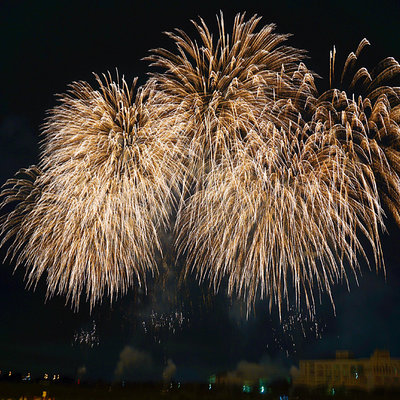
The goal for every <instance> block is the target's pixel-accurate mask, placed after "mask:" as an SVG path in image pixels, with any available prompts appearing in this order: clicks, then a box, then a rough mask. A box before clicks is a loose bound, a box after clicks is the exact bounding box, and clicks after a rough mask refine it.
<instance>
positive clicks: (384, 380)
mask: <svg viewBox="0 0 400 400" xmlns="http://www.w3.org/2000/svg"><path fill="white" fill-rule="evenodd" d="M299 364H300V365H299V366H300V370H299V374H298V375H297V376H296V377H294V381H293V384H294V385H295V386H303V387H308V388H316V387H326V388H327V389H328V390H329V391H331V392H332V393H334V392H335V390H337V389H338V388H346V389H361V390H367V391H371V390H374V389H380V388H384V389H395V390H400V359H398V358H391V357H390V353H389V352H388V351H386V350H375V352H374V353H373V354H372V356H371V357H370V358H359V359H354V358H352V356H351V354H350V353H349V352H348V351H337V352H336V359H330V360H329V359H328V360H300V363H299Z"/></svg>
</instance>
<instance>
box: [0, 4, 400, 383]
mask: <svg viewBox="0 0 400 400" xmlns="http://www.w3.org/2000/svg"><path fill="white" fill-rule="evenodd" d="M80 3H81V2H78V1H74V0H69V1H57V2H54V1H44V0H38V1H34V2H33V1H4V0H3V1H0V74H1V79H0V181H1V182H2V183H3V182H5V180H6V179H7V178H10V177H12V175H13V174H14V172H16V171H17V170H18V169H19V168H21V167H27V166H29V165H31V164H35V163H37V161H38V156H39V146H40V135H39V133H40V126H41V124H42V122H43V120H44V118H45V115H46V110H47V109H49V108H51V107H53V106H54V105H55V104H56V98H55V97H54V94H56V93H62V92H64V91H65V90H66V89H67V85H68V84H69V83H71V82H72V81H74V80H88V81H89V82H90V83H94V78H93V76H92V72H96V73H103V72H107V71H111V72H113V71H115V69H116V68H118V71H119V73H120V74H124V75H125V77H126V79H127V80H128V81H131V80H132V79H133V78H134V77H135V76H138V77H139V82H141V83H143V82H144V81H145V79H146V73H147V72H148V71H149V68H148V66H147V64H146V62H145V61H141V59H142V58H143V57H145V56H146V55H147V54H148V50H149V49H151V48H157V47H167V48H169V49H171V50H172V49H173V46H172V44H171V42H170V41H169V40H168V39H167V38H166V37H165V35H163V33H162V32H164V31H170V30H172V29H174V28H183V29H184V30H185V31H187V32H190V33H192V34H193V33H194V30H193V28H192V26H191V23H190V19H197V17H198V16H201V17H203V18H204V19H205V21H206V22H207V24H209V26H211V27H212V29H213V30H214V31H215V29H216V23H215V15H216V14H217V13H218V12H219V10H222V11H223V12H224V16H225V21H226V23H227V25H228V26H231V22H232V20H233V17H234V15H235V14H236V13H237V12H241V11H246V12H247V15H248V16H251V15H253V14H254V13H257V14H258V15H260V16H263V20H262V21H263V22H264V23H270V22H275V23H276V24H277V31H278V32H281V33H288V32H289V33H292V34H293V35H294V36H293V37H292V38H290V40H289V43H290V44H291V45H293V46H296V47H300V48H304V49H306V50H308V55H309V57H310V59H309V60H307V65H308V66H309V67H310V68H312V69H313V70H314V71H315V72H317V73H318V74H319V75H320V76H321V77H325V79H322V80H321V81H319V82H318V85H319V87H320V88H327V85H328V83H327V77H328V72H329V51H330V50H331V48H332V46H333V45H335V46H336V49H337V54H338V65H342V64H341V63H342V62H343V60H344V58H345V57H346V56H347V54H348V53H349V52H350V51H353V50H355V48H356V47H357V45H358V43H359V41H360V40H361V39H362V38H363V37H366V38H368V40H369V41H370V42H371V44H372V46H370V47H369V48H368V49H367V50H366V52H365V53H366V55H365V63H366V66H367V67H370V68H372V67H373V66H374V65H375V64H376V63H377V62H378V61H380V60H381V59H382V58H384V57H387V56H393V57H394V58H396V59H397V60H399V59H400V43H399V40H398V20H399V17H400V5H399V3H398V2H397V1H392V2H389V1H382V0H381V1H379V3H377V2H375V1H335V2H332V4H331V5H326V4H324V5H322V2H317V1H315V2H314V1H306V2H299V1H296V0H295V1H287V0H282V1H277V2H269V1H252V0H250V1H246V2H243V1H242V2H239V1H232V0H231V1H210V0H205V1H202V2H197V3H190V4H189V2H186V1H163V2H162V1H158V0H156V1H151V2H144V1H143V2H140V3H139V2H135V1H132V2H128V1H127V2H111V1H82V3H83V4H80ZM114 3H115V4H114ZM300 4H301V5H300ZM378 4H379V6H378ZM386 225H387V228H388V233H385V234H382V242H383V249H384V255H385V262H386V276H385V274H384V272H383V271H379V272H378V273H376V271H375V270H374V266H373V265H372V270H371V271H369V270H368V267H367V266H366V265H365V263H363V265H362V271H363V276H362V277H361V278H360V280H359V286H357V284H356V282H355V281H354V279H350V288H351V290H350V292H348V290H347V287H346V285H345V284H344V283H343V284H339V285H337V286H336V287H335V288H334V293H333V295H334V299H335V305H336V316H334V311H333V308H332V305H331V304H330V301H329V298H328V296H326V295H323V296H322V297H321V304H319V305H318V307H317V311H316V316H315V320H314V321H311V320H310V318H309V317H308V316H307V312H306V311H305V310H302V311H301V315H300V314H299V312H297V311H296V310H294V309H291V310H289V311H285V312H284V314H283V316H282V322H280V321H279V317H278V315H277V312H276V310H273V311H272V313H271V314H270V312H269V310H268V304H267V302H266V301H260V302H259V303H258V304H257V305H256V307H255V310H254V312H253V313H251V314H250V315H249V317H248V319H246V310H245V307H244V305H243V304H241V302H240V301H237V300H235V299H229V298H227V296H226V295H225V292H226V290H225V289H224V288H222V290H221V292H220V293H219V294H218V295H216V296H213V295H212V294H210V293H209V290H208V287H207V285H206V284H203V285H202V286H200V287H199V285H198V284H197V283H196V281H195V279H194V277H189V278H188V280H187V281H186V282H184V283H182V282H180V279H179V276H180V275H179V273H180V269H181V266H182V260H176V259H175V257H174V255H173V252H172V250H171V249H172V247H171V241H172V238H171V234H170V233H168V232H167V233H165V235H164V242H165V244H166V248H167V250H166V252H165V254H164V258H163V259H162V260H161V259H160V263H159V265H160V267H159V268H160V276H158V277H156V278H154V279H150V281H149V287H148V293H147V294H146V293H144V292H143V291H138V290H134V289H132V290H131V291H130V292H129V293H128V294H127V295H126V296H125V297H123V298H121V299H119V300H117V301H115V302H114V303H113V304H112V305H110V303H109V301H108V300H107V299H104V302H103V304H102V305H100V306H97V307H95V309H94V310H93V311H92V312H91V313H90V310H89V307H88V305H87V304H85V303H82V304H81V307H80V309H79V312H75V311H73V310H71V307H70V305H69V304H65V299H64V298H60V297H55V298H53V299H49V300H48V301H47V302H45V295H46V282H45V279H42V280H41V281H40V282H39V284H38V286H37V288H36V290H35V291H33V289H31V290H26V289H25V283H24V269H23V268H22V267H21V268H19V269H18V270H17V271H15V272H14V273H13V271H14V266H13V265H12V263H11V264H9V263H7V262H6V263H5V264H3V265H2V266H1V268H0V304H1V308H0V370H17V371H20V372H21V373H25V372H28V371H30V372H31V373H32V374H34V375H35V374H36V375H41V374H43V373H45V372H49V373H59V374H63V375H68V376H71V377H76V376H77V374H78V370H79V375H80V376H81V377H86V378H89V379H99V378H101V379H107V380H113V379H121V378H127V379H139V380H143V379H161V376H162V371H163V370H164V368H165V367H166V366H167V363H168V360H171V361H170V364H169V365H170V366H171V365H175V366H176V375H175V377H176V379H179V380H186V381H188V380H205V379H207V377H208V376H209V375H210V374H212V373H215V372H221V371H233V370H235V369H236V368H237V366H238V363H240V362H241V361H242V364H241V365H242V366H243V361H247V362H248V363H255V364H259V365H260V366H262V368H266V369H268V370H269V371H271V372H273V373H276V375H284V374H285V373H287V371H289V369H290V367H291V366H293V365H298V360H299V359H302V358H314V357H332V356H334V352H335V350H336V349H348V350H351V351H353V352H354V354H355V356H358V357H369V356H370V354H371V353H372V352H373V350H374V349H375V348H384V349H388V350H390V351H391V353H392V355H393V356H397V357H400V341H399V339H398V338H399V336H400V307H399V304H400V291H399V284H400V269H399V261H400V256H399V255H398V248H399V245H398V243H399V240H400V230H399V228H398V227H396V226H395V225H394V223H393V221H392V220H390V219H387V220H386ZM168 244H169V245H168ZM168 249H169V250H168ZM0 255H1V256H2V258H3V257H4V255H5V250H4V249H2V250H1V254H0ZM304 335H305V336H304Z"/></svg>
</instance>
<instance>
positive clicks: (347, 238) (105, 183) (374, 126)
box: [1, 13, 400, 312]
mask: <svg viewBox="0 0 400 400" xmlns="http://www.w3.org/2000/svg"><path fill="white" fill-rule="evenodd" d="M259 23H260V18H259V17H257V16H253V17H251V18H250V19H249V20H247V21H246V20H245V16H244V14H238V15H237V16H236V18H235V20H234V23H233V28H232V32H231V34H227V33H226V29H225V23H224V20H223V16H222V13H221V15H220V16H219V17H217V24H218V35H217V36H216V39H214V36H213V35H212V34H211V32H210V30H209V29H208V27H207V25H206V24H205V23H204V21H203V20H200V22H199V23H196V22H194V26H195V29H196V30H197V33H198V34H199V36H200V39H199V40H198V41H193V40H192V39H191V38H190V37H189V36H188V35H187V34H186V33H185V32H183V31H180V30H177V31H175V33H169V34H168V35H169V37H170V38H171V39H172V40H173V41H174V42H175V45H176V48H177V51H176V52H175V53H173V52H170V51H168V50H165V49H156V50H153V51H152V53H151V55H150V56H149V57H147V59H148V60H150V62H151V65H152V66H155V67H157V68H160V69H161V70H162V71H161V72H160V73H152V74H151V76H150V79H149V81H148V83H147V84H146V85H145V86H144V87H143V88H140V89H138V90H137V92H135V90H134V88H129V87H128V85H127V84H126V82H125V81H124V80H123V79H122V81H121V82H120V81H119V80H117V81H118V82H117V83H116V82H112V80H111V78H110V77H105V82H103V81H102V80H101V79H99V78H98V77H97V80H98V83H99V89H98V90H95V89H93V88H92V87H91V86H90V85H89V84H87V83H85V82H78V83H74V84H72V85H71V89H70V92H69V93H68V94H65V95H63V96H61V104H60V105H59V106H57V107H55V108H54V110H53V111H51V113H50V115H49V117H48V119H47V122H46V124H45V129H44V134H45V140H44V148H43V153H42V157H41V160H40V163H39V166H38V167H37V168H36V167H32V168H30V169H28V170H23V171H21V174H23V175H24V176H17V177H16V178H15V179H12V180H10V181H9V182H8V185H7V187H6V189H5V190H4V191H3V194H2V195H3V205H4V206H5V205H6V204H8V203H11V202H17V206H16V208H15V209H14V210H13V211H11V212H9V213H8V214H7V215H6V216H5V217H3V220H2V222H1V223H2V235H3V241H2V244H3V245H4V244H5V243H6V242H8V241H9V240H11V239H12V238H14V239H13V241H12V242H11V245H10V248H9V255H10V256H11V257H16V263H17V265H19V264H26V265H29V266H30V267H29V269H28V282H29V283H35V282H37V280H38V279H39V278H40V277H41V276H42V275H43V274H44V273H46V274H47V283H48V293H49V295H52V294H54V293H60V294H66V295H67V297H68V298H70V299H71V301H72V303H73V304H78V303H79V298H80V295H81V293H82V292H83V291H85V292H86V297H87V299H89V300H90V303H91V305H93V304H94V303H95V302H96V301H98V300H100V299H101V298H102V296H103V294H104V293H108V294H109V295H110V296H111V298H113V297H114V296H116V295H118V294H119V293H125V292H126V291H127V289H128V288H129V287H131V286H132V285H133V284H134V282H135V283H137V284H139V285H144V284H145V278H146V274H147V273H148V272H153V273H154V272H155V271H157V265H156V264H157V262H156V258H155V254H156V253H157V252H159V251H161V242H160V239H159V235H158V233H159V230H160V229H162V228H165V227H166V225H167V223H168V222H169V221H168V216H169V214H170V211H171V209H172V208H173V205H174V199H175V198H177V197H176V196H175V194H177V195H179V196H180V199H181V201H180V203H179V209H178V213H177V218H176V224H175V231H176V232H177V241H176V243H177V248H178V251H179V253H180V254H186V255H187V257H186V271H190V270H194V271H195V272H196V274H197V277H198V279H199V280H200V281H203V280H205V279H207V280H209V281H210V285H211V286H212V287H213V288H214V290H218V288H219V286H220V285H221V282H222V281H223V280H224V279H225V278H226V280H227V282H228V293H229V294H230V295H232V294H233V293H237V294H238V295H239V296H242V297H243V298H244V299H245V300H246V301H247V304H248V305H249V306H251V305H252V304H254V302H255V300H256V299H257V298H259V297H267V298H269V305H270V307H272V304H273V303H276V304H277V305H278V308H279V311H280V312H281V307H282V304H283V303H284V302H285V301H287V302H288V303H289V298H291V296H290V294H289V291H290V290H291V288H292V289H293V290H294V294H295V302H296V305H297V306H298V307H300V306H301V304H302V303H304V304H305V305H306V307H308V309H309V310H313V309H314V308H315V300H314V288H316V289H317V290H318V291H319V292H327V293H328V295H329V296H330V298H331V300H332V302H333V298H332V293H331V286H332V285H333V284H334V283H336V282H338V281H341V280H345V281H346V282H348V274H349V272H350V273H353V274H354V275H355V277H356V278H357V273H358V271H359V268H360V266H359V263H360V258H364V259H365V260H366V261H367V262H368V257H367V254H366V252H367V250H366V246H367V244H369V246H370V247H371V249H372V253H373V257H374V262H375V264H376V266H377V268H379V267H382V266H383V257H382V250H381V244H380V237H379V233H380V230H381V229H384V224H383V215H384V212H383V209H382V206H381V202H382V203H383V204H384V205H385V206H386V207H388V209H389V210H390V211H391V212H392V214H393V215H394V217H395V218H396V219H397V221H398V223H399V224H400V214H399V212H398V209H399V206H400V200H399V199H400V178H399V172H400V141H399V134H400V131H399V123H400V102H399V96H400V89H399V88H394V87H391V86H388V85H387V82H388V81H389V80H390V78H392V77H393V76H395V75H396V74H398V73H399V72H400V66H399V64H398V63H397V62H396V61H395V60H393V59H391V58H388V59H385V60H384V61H382V62H381V63H380V64H378V66H377V68H375V70H373V71H372V72H371V73H370V72H368V71H367V69H366V68H360V69H358V70H357V71H356V73H355V74H353V75H351V71H352V70H353V69H354V67H355V65H356V62H357V59H358V56H359V54H360V52H361V51H362V49H363V47H365V45H366V44H367V41H365V40H363V41H362V42H361V44H360V46H359V47H358V49H357V51H356V52H355V53H351V54H350V56H349V58H348V59H347V61H346V63H345V66H344V69H343V73H342V75H341V78H340V83H338V84H337V82H336V77H335V62H334V58H335V57H334V52H333V53H332V57H331V73H330V84H331V89H329V90H328V91H326V92H325V93H323V94H319V92H318V90H317V88H316V85H315V82H314V77H315V74H314V73H313V72H311V71H309V70H308V69H307V67H306V66H305V65H304V63H303V60H304V55H305V52H304V51H303V50H299V49H295V48H292V47H290V46H287V45H286V44H285V41H286V39H287V37H288V35H281V34H277V33H275V32H274V29H275V26H274V25H273V24H271V25H266V26H263V27H261V28H259ZM349 77H350V78H349ZM133 86H134V85H133ZM343 88H345V89H346V91H343ZM135 93H136V94H135ZM357 96H358V97H357ZM288 307H289V304H288Z"/></svg>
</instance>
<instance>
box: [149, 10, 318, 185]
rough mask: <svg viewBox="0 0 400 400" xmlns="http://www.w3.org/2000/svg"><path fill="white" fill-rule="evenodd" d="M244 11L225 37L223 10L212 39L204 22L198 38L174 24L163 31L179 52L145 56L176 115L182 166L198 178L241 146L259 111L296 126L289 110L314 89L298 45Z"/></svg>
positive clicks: (279, 123)
mask: <svg viewBox="0 0 400 400" xmlns="http://www.w3.org/2000/svg"><path fill="white" fill-rule="evenodd" d="M244 17H245V16H244V14H238V15H237V16H236V18H235V20H234V24H233V30H232V34H231V35H229V34H227V33H226V32H225V24H224V20H223V15H222V13H221V15H220V17H219V18H218V17H217V23H218V28H219V35H218V37H217V40H214V38H213V35H212V34H211V32H210V31H209V29H208V27H207V25H206V24H205V23H204V21H203V20H200V23H196V22H193V24H194V26H195V28H196V30H197V31H198V33H199V36H200V44H198V43H197V41H193V40H192V39H190V37H189V36H188V35H187V34H186V33H185V32H183V31H181V30H177V31H176V33H168V36H169V37H170V38H171V39H172V40H174V42H175V45H176V47H177V53H172V52H170V51H168V50H165V49H156V50H153V52H152V54H151V55H150V56H149V57H148V58H147V59H148V60H150V61H151V62H152V66H156V67H159V68H161V69H162V70H163V73H153V74H152V79H153V80H154V82H155V84H156V86H157V88H158V90H159V91H160V92H162V95H163V96H165V98H166V101H165V102H166V103H168V104H170V105H171V107H172V108H173V109H174V110H175V111H176V115H177V121H181V126H182V129H180V130H179V133H180V137H181V139H182V140H185V152H186V155H187V160H188V170H189V171H192V173H193V175H194V177H195V180H196V181H197V182H199V181H200V182H201V181H202V179H203V174H204V173H205V174H207V173H209V172H212V171H213V168H214V165H218V164H219V162H222V161H221V160H224V159H226V158H228V159H230V158H231V157H232V156H233V155H234V154H235V153H236V152H240V151H242V150H243V146H245V144H246V143H247V142H248V141H249V140H250V137H251V135H250V132H251V131H252V130H253V129H254V126H255V125H257V124H258V121H259V119H260V116H261V115H263V118H264V119H267V120H268V121H272V122H273V123H274V124H275V125H276V126H278V127H284V128H285V129H287V128H288V126H289V125H290V124H295V122H294V121H295V117H293V118H289V116H295V115H296V107H298V106H299V105H302V106H303V105H304V103H305V102H306V99H307V94H308V93H310V92H312V91H313V86H312V74H311V73H310V72H309V71H308V70H307V69H306V68H305V66H304V65H303V64H302V63H301V62H300V61H301V60H302V59H303V58H304V51H302V50H298V49H295V48H292V47H289V46H285V45H283V42H284V41H285V40H286V39H287V37H288V35H280V34H277V33H274V32H273V30H274V28H275V25H273V24H271V25H266V26H264V27H262V28H261V29H260V30H258V31H257V27H258V24H259V21H260V18H258V17H257V16H253V17H251V18H250V19H249V20H248V21H245V20H244ZM284 108H285V111H284V112H283V110H284Z"/></svg>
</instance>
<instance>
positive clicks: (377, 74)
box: [310, 39, 400, 225]
mask: <svg viewBox="0 0 400 400" xmlns="http://www.w3.org/2000/svg"><path fill="white" fill-rule="evenodd" d="M367 45H369V42H368V41H367V40H366V39H363V40H362V41H361V42H360V44H359V46H358V48H357V50H356V51H355V52H352V53H350V55H349V56H348V57H347V60H346V62H345V65H344V67H343V71H342V73H341V76H340V79H336V77H335V53H336V51H335V49H334V50H333V51H332V52H331V61H330V83H331V89H329V90H327V91H326V92H324V93H322V94H321V95H319V96H317V97H316V98H315V99H312V100H311V101H310V104H311V103H312V104H313V107H312V111H313V112H312V115H311V117H310V125H311V129H315V127H316V126H323V129H324V130H325V131H327V132H332V133H334V135H335V136H336V137H337V139H338V140H339V141H340V142H341V143H342V145H343V148H344V149H345V151H346V152H347V153H348V154H349V156H350V157H352V158H356V159H357V160H358V161H359V162H361V163H364V164H365V165H368V166H369V167H370V168H371V169H372V171H373V173H374V177H375V180H376V183H377V185H378V189H379V195H380V197H381V199H382V200H383V203H384V204H385V205H386V207H387V208H388V209H389V211H390V213H391V214H392V215H393V217H394V218H395V220H396V221H397V223H398V224H399V225H400V214H399V209H400V178H399V173H400V127H399V125H400V88H399V87H393V86H392V85H391V83H392V82H395V79H396V78H397V79H398V78H399V76H400V65H399V63H398V62H397V61H396V60H395V59H393V58H391V57H388V58H386V59H384V60H382V61H381V62H380V63H379V64H378V65H377V66H376V67H375V68H374V69H373V70H372V71H371V72H369V71H368V70H367V68H365V67H359V68H358V69H357V68H356V66H357V64H358V63H359V57H360V53H361V52H362V51H363V49H364V48H365V46H367ZM354 71H355V72H354Z"/></svg>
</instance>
